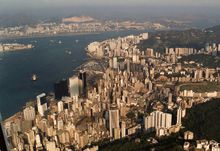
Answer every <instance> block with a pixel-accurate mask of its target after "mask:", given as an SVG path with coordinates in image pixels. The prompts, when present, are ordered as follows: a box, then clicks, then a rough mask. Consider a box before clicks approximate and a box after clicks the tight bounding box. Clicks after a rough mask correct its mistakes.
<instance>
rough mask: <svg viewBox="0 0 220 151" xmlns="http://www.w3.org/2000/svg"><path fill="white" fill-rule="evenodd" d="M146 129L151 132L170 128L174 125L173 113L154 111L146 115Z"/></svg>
mask: <svg viewBox="0 0 220 151" xmlns="http://www.w3.org/2000/svg"><path fill="white" fill-rule="evenodd" d="M144 121H145V124H144V125H145V129H146V130H147V131H149V132H151V131H155V130H157V129H159V128H170V127H171V125H172V114H169V113H163V112H161V111H154V112H152V113H151V114H150V115H149V116H147V117H145V120H144Z"/></svg>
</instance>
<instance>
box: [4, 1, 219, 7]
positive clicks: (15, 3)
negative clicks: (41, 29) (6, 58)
mask: <svg viewBox="0 0 220 151" xmlns="http://www.w3.org/2000/svg"><path fill="white" fill-rule="evenodd" d="M71 5H72V6H78V5H81V6H82V5H86V6H90V5H93V6H94V5H113V6H115V5H120V6H123V5H126V6H138V5H153V6H155V5H156V6H216V5H220V0H0V9H15V8H22V7H35V8H36V7H53V6H71Z"/></svg>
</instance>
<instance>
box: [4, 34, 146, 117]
mask: <svg viewBox="0 0 220 151" xmlns="http://www.w3.org/2000/svg"><path fill="white" fill-rule="evenodd" d="M141 32H144V31H120V32H105V33H100V34H86V35H68V36H57V37H37V38H19V39H9V40H0V43H14V42H16V43H22V44H33V45H34V48H33V49H30V50H22V51H15V52H4V53H0V112H1V113H2V115H3V117H4V118H7V117H9V116H11V115H13V114H14V113H16V112H18V111H20V110H22V107H23V106H24V105H25V103H26V102H27V101H29V100H33V99H34V98H35V97H36V95H38V94H39V93H42V92H45V93H49V92H52V91H53V84H54V83H55V82H56V81H58V80H61V79H63V78H68V77H70V76H72V75H73V74H74V69H75V68H76V67H78V66H80V65H81V64H82V63H83V62H85V60H86V59H87V58H88V56H87V55H86V53H85V47H86V46H87V45H88V44H89V43H90V42H93V41H102V40H105V39H109V38H116V37H119V36H126V35H129V34H139V33H141ZM59 41H61V42H59ZM33 74H37V77H38V80H37V81H32V80H31V77H32V75H33Z"/></svg>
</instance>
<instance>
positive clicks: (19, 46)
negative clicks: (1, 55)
mask: <svg viewBox="0 0 220 151" xmlns="http://www.w3.org/2000/svg"><path fill="white" fill-rule="evenodd" d="M31 48H33V45H32V44H27V45H25V44H18V43H10V44H1V43H0V52H5V51H14V50H23V49H31Z"/></svg>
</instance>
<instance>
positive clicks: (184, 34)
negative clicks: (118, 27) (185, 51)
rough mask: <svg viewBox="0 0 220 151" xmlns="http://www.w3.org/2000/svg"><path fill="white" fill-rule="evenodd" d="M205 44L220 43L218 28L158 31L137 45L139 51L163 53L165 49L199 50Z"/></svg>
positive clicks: (219, 30) (219, 29) (219, 27)
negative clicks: (184, 48)
mask: <svg viewBox="0 0 220 151" xmlns="http://www.w3.org/2000/svg"><path fill="white" fill-rule="evenodd" d="M206 43H220V26H215V27H211V28H207V29H203V30H202V29H189V30H184V31H172V30H171V31H159V32H156V33H152V34H151V35H150V38H149V39H148V40H144V41H142V42H141V43H140V44H139V46H138V47H139V48H140V49H141V50H146V48H153V49H155V50H156V51H159V52H163V51H164V50H165V48H166V47H174V48H175V47H191V48H196V49H201V48H204V47H205V44H206Z"/></svg>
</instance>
